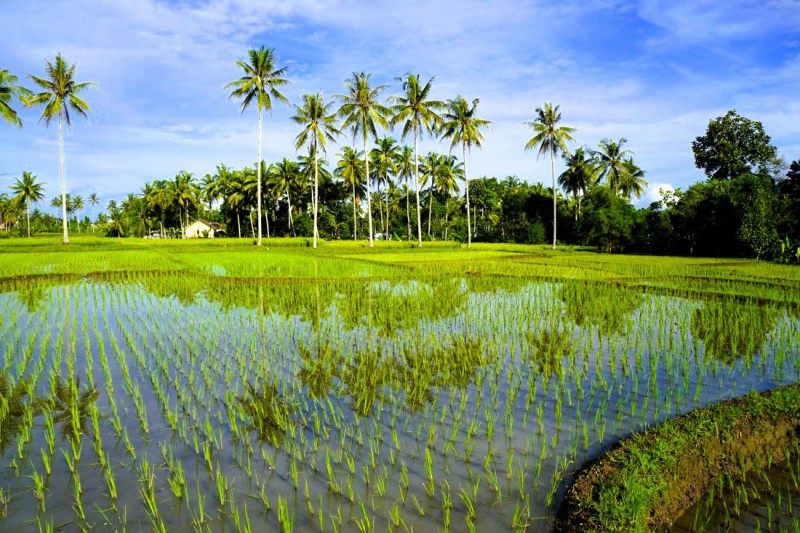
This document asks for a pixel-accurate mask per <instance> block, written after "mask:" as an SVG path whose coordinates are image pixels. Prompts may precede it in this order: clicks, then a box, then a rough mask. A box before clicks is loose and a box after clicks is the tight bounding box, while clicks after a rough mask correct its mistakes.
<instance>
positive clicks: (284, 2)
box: [0, 0, 800, 205]
mask: <svg viewBox="0 0 800 533" xmlns="http://www.w3.org/2000/svg"><path fill="white" fill-rule="evenodd" d="M3 4H4V5H3V18H4V24H3V31H2V32H0V50H3V54H2V58H1V59H0V68H4V69H8V70H10V71H11V73H12V74H15V75H17V76H19V77H20V80H21V81H22V82H24V84H26V85H30V83H29V81H28V80H27V77H26V76H27V74H35V75H42V74H43V72H44V66H45V59H50V60H52V59H53V58H54V57H55V54H56V53H59V52H60V53H61V54H63V56H64V57H65V59H66V60H67V61H69V62H70V63H76V64H77V68H76V78H77V80H78V81H95V82H97V84H98V85H97V86H96V87H93V88H92V89H90V90H88V91H86V92H85V93H84V96H85V99H86V100H87V101H88V102H89V103H90V105H92V107H93V109H94V111H93V113H92V114H91V115H90V117H89V119H88V120H75V122H74V124H73V128H72V130H71V131H69V132H67V133H66V135H65V140H66V144H65V158H66V171H67V184H68V190H69V191H70V192H72V193H73V194H83V195H88V194H89V193H91V192H97V193H98V194H99V195H100V197H101V198H102V199H104V200H107V199H110V198H119V197H121V196H123V195H125V194H127V193H128V192H138V191H139V189H140V188H141V186H142V185H143V184H144V183H145V182H146V181H151V180H153V179H163V178H171V177H173V176H174V175H175V174H176V173H177V172H178V171H180V170H184V169H185V170H189V171H191V172H194V173H195V174H196V175H197V177H198V178H199V177H202V176H203V175H204V174H206V173H213V171H214V169H215V167H216V165H217V164H219V163H225V164H227V165H229V166H233V167H235V168H241V167H243V166H245V165H252V164H253V163H254V162H255V160H256V155H257V152H256V127H257V122H256V113H255V110H249V111H246V112H245V113H244V114H242V113H240V111H239V106H238V105H237V104H236V103H235V102H233V101H231V100H229V99H228V98H227V93H226V92H225V91H224V90H223V86H224V85H225V83H226V82H228V81H231V80H233V79H235V78H237V77H238V76H239V75H240V72H239V71H238V67H237V66H236V65H235V60H237V59H244V58H245V57H246V55H247V50H248V49H249V48H251V47H258V46H261V45H265V46H267V47H273V48H275V50H276V53H277V55H278V57H279V61H280V64H282V65H286V66H287V67H288V72H287V78H288V79H289V80H290V81H291V82H292V86H291V87H288V88H287V89H286V90H285V94H286V95H287V96H288V97H289V99H290V100H291V101H292V103H299V102H301V100H302V95H303V94H304V93H312V92H317V91H320V90H321V91H322V92H323V94H324V95H326V96H330V95H333V94H338V93H342V92H344V88H343V84H342V82H343V80H344V79H345V78H347V77H349V76H350V75H351V74H352V73H353V72H354V71H366V72H371V73H373V79H374V80H375V81H376V82H377V83H385V84H388V85H389V88H388V89H387V91H386V92H385V95H386V96H390V95H393V94H397V93H398V92H399V84H398V83H397V82H396V81H395V78H397V77H398V76H401V75H403V74H405V73H407V72H412V73H417V74H419V75H420V76H421V77H422V78H424V79H428V78H430V77H432V76H435V77H436V78H435V80H434V82H433V96H434V97H436V98H439V99H442V100H445V99H448V98H452V97H454V96H456V95H459V94H460V95H463V96H464V97H466V98H467V99H469V100H471V99H473V98H480V104H479V110H480V113H479V114H480V116H482V118H486V119H488V120H490V121H492V127H491V130H490V131H487V132H486V134H485V136H486V138H485V142H484V147H483V149H481V150H476V151H474V152H473V153H472V156H471V158H470V164H469V168H470V175H471V176H472V177H478V176H483V175H489V176H497V177H498V178H502V177H504V176H506V175H512V174H513V175H517V176H519V177H520V178H522V179H524V180H526V181H544V182H545V183H549V180H550V174H549V164H548V162H547V161H546V160H544V159H541V160H537V159H536V155H535V154H534V153H531V152H525V151H524V148H523V147H524V145H525V143H526V141H527V140H528V139H529V138H530V137H531V134H530V131H529V129H528V128H527V127H526V126H525V125H524V124H523V123H524V122H525V121H530V120H532V119H533V118H534V110H535V108H536V107H538V106H541V105H542V104H543V103H544V102H545V101H549V102H553V103H555V104H559V105H560V106H561V111H562V123H563V124H565V125H569V126H573V127H576V128H577V129H578V130H579V131H578V133H577V134H576V138H577V140H578V142H579V144H580V145H588V146H589V147H595V146H596V145H597V143H598V142H599V141H600V140H601V139H603V138H611V139H615V140H616V139H619V138H620V137H625V138H627V139H628V147H629V148H630V149H631V150H633V151H634V152H635V159H636V161H637V163H638V164H639V165H640V166H641V167H642V168H644V169H645V171H646V172H647V174H646V177H647V179H648V181H649V182H650V183H651V188H652V190H651V191H650V193H651V194H649V195H648V197H647V198H643V199H642V200H641V201H640V202H637V203H638V204H639V205H646V204H647V203H649V201H651V199H652V198H653V197H654V195H655V191H656V190H657V188H658V187H659V186H662V185H669V186H672V187H683V188H685V187H687V186H688V185H690V184H691V183H693V182H695V181H698V180H701V179H703V178H704V176H703V174H702V172H701V171H699V170H697V169H696V168H694V162H693V159H692V153H691V141H692V140H693V139H694V138H695V137H696V136H698V135H701V134H703V133H704V131H705V128H706V125H707V124H708V121H709V120H710V119H713V118H715V117H717V116H720V115H723V114H724V113H725V112H726V111H727V110H728V109H731V108H735V109H736V110H737V111H738V112H739V113H740V114H742V115H744V116H746V117H748V118H751V119H754V120H759V121H761V122H762V123H763V124H764V127H765V129H766V131H767V133H768V134H769V135H770V136H771V137H772V140H773V143H774V144H775V145H776V146H777V147H778V149H779V152H780V153H781V154H782V155H783V156H784V157H785V158H786V160H787V161H792V160H796V159H800V1H798V0H728V1H726V2H719V1H716V0H715V1H707V0H700V1H689V0H639V1H622V0H619V1H618V0H562V1H559V2H552V1H549V0H548V1H529V2H521V1H511V0H499V1H491V2H489V1H486V0H462V1H459V2H443V1H440V0H397V1H390V0H376V1H370V2H367V1H357V0H297V1H292V0H205V1H199V0H197V1H195V0H186V1H183V0H180V1H166V0H135V1H131V2H126V1H123V0H47V1H43V0H29V1H27V2H11V1H4V2H3ZM39 112H40V111H39V110H30V109H23V110H21V111H20V115H21V118H22V119H23V122H24V127H23V128H22V129H17V128H14V127H11V126H8V125H6V124H5V123H0V188H2V189H4V190H5V189H6V187H7V186H8V185H10V184H11V183H12V182H13V180H14V177H18V176H19V175H20V174H21V173H22V171H23V170H29V171H32V172H33V173H34V174H36V175H38V176H39V178H40V179H41V180H42V181H43V182H44V183H45V186H46V189H47V197H48V198H50V197H52V196H54V195H55V194H57V193H58V192H59V188H58V150H57V128H56V127H55V125H51V127H49V128H46V127H44V125H43V123H42V124H39V123H38V117H39ZM291 114H292V109H291V108H289V107H287V106H284V105H282V104H278V105H276V107H275V109H274V111H273V113H272V116H271V117H266V120H265V139H264V141H265V146H264V158H265V159H266V160H267V161H272V160H277V159H280V158H282V157H284V156H290V157H294V155H295V151H294V148H293V145H294V137H295V136H296V134H297V127H296V125H294V124H293V123H291V122H290V121H289V120H288V117H289V116H290V115H291ZM390 134H392V135H394V136H395V137H398V136H399V134H400V131H399V130H395V131H394V132H390ZM410 142H411V140H410V139H409V143H410ZM340 143H341V144H350V141H349V139H347V138H342V139H341V141H340ZM447 149H448V145H447V144H445V143H439V142H437V141H435V140H429V139H426V140H424V141H423V142H422V143H421V145H420V151H421V152H422V153H426V152H427V151H429V150H436V151H440V152H446V151H447ZM331 150H332V151H333V152H334V154H331V155H330V156H329V159H335V152H336V151H338V147H337V146H333V147H332V148H331ZM560 168H561V166H560V165H559V166H557V168H556V172H559V171H560ZM48 203H49V202H48ZM103 203H105V202H103Z"/></svg>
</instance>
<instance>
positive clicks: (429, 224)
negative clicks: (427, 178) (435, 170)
mask: <svg viewBox="0 0 800 533" xmlns="http://www.w3.org/2000/svg"><path fill="white" fill-rule="evenodd" d="M432 214H433V174H431V190H430V199H429V200H428V237H431V215H432ZM431 238H432V237H431Z"/></svg>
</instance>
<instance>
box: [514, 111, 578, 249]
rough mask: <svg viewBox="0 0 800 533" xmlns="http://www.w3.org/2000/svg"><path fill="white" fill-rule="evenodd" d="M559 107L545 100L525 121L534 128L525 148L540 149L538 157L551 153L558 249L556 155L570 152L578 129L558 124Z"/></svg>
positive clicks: (554, 231) (554, 241)
mask: <svg viewBox="0 0 800 533" xmlns="http://www.w3.org/2000/svg"><path fill="white" fill-rule="evenodd" d="M559 107H560V106H555V107H553V106H552V105H550V103H549V102H545V103H544V107H543V108H542V107H537V108H536V118H535V119H534V120H533V121H532V122H526V123H525V124H526V125H527V126H530V127H531V128H532V129H533V133H534V135H533V137H531V138H530V140H528V142H527V144H526V145H525V149H526V150H534V149H538V152H539V153H538V154H537V155H536V158H537V159H538V158H539V156H540V155H547V153H550V173H551V175H552V178H553V250H555V249H556V209H557V205H556V198H557V197H558V194H556V166H555V156H556V154H558V152H565V153H569V149H568V148H567V142H573V141H574V140H575V139H573V138H572V135H570V134H571V133H572V132H574V131H576V130H575V128H570V127H569V126H559V125H558V123H559V122H560V121H561V112H560V111H559V110H558V108H559Z"/></svg>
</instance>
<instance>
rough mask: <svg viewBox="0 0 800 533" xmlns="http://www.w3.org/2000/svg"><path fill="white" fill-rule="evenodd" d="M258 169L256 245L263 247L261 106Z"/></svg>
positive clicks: (259, 110) (259, 107)
mask: <svg viewBox="0 0 800 533" xmlns="http://www.w3.org/2000/svg"><path fill="white" fill-rule="evenodd" d="M257 165H258V169H256V175H257V180H258V184H257V185H256V195H257V196H258V198H257V199H256V204H257V206H258V207H257V209H258V217H257V218H258V238H257V242H256V245H258V246H261V104H259V105H258V163H257ZM250 224H251V225H252V224H253V221H252V219H251V220H250Z"/></svg>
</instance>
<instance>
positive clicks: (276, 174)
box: [268, 157, 300, 235]
mask: <svg viewBox="0 0 800 533" xmlns="http://www.w3.org/2000/svg"><path fill="white" fill-rule="evenodd" d="M268 173H269V184H270V186H271V187H272V188H273V190H274V191H275V193H276V194H283V193H286V201H287V204H288V211H289V230H290V231H291V232H292V235H295V232H294V220H293V219H292V189H293V188H296V187H297V178H298V175H299V174H300V169H299V168H298V165H297V163H296V162H294V161H292V160H291V159H288V158H286V157H284V158H283V159H282V160H281V161H280V162H278V163H275V164H274V165H272V166H271V167H270V168H269V172H268Z"/></svg>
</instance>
